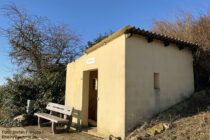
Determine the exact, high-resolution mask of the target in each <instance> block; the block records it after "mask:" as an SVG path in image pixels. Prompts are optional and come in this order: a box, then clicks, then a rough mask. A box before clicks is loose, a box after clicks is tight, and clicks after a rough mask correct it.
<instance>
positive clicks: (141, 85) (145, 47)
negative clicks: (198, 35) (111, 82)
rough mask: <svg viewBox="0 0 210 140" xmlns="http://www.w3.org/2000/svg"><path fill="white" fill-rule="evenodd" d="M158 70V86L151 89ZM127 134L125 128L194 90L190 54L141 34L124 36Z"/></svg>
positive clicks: (185, 50) (186, 50)
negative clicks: (149, 40)
mask: <svg viewBox="0 0 210 140" xmlns="http://www.w3.org/2000/svg"><path fill="white" fill-rule="evenodd" d="M155 72H156V73H159V74H160V90H155V89H154V78H153V74H154V73H155ZM125 90H126V95H125V98H126V99H125V105H126V108H125V114H126V125H125V128H126V130H125V131H126V134H127V131H128V130H130V129H131V128H133V127H135V126H136V124H138V123H141V121H144V120H145V119H148V118H150V117H151V116H152V115H154V114H155V113H158V112H159V111H163V110H164V109H166V108H168V107H170V106H171V105H173V104H176V103H177V102H179V101H181V100H182V99H183V98H185V97H187V96H189V95H190V94H191V93H193V91H194V77H193V58H192V53H191V51H190V50H189V49H186V48H185V49H184V50H179V48H178V47H177V46H176V45H174V44H170V45H169V46H167V47H165V46H164V45H163V42H161V41H157V40H154V41H153V42H151V43H148V42H147V40H146V39H145V38H143V37H140V36H138V37H137V36H133V37H131V38H127V39H126V89H125Z"/></svg>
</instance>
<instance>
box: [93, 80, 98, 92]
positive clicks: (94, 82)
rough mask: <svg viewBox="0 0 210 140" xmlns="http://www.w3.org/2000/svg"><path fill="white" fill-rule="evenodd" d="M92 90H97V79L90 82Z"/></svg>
mask: <svg viewBox="0 0 210 140" xmlns="http://www.w3.org/2000/svg"><path fill="white" fill-rule="evenodd" d="M92 86H93V87H92V88H93V90H97V89H98V81H97V78H94V79H93V81H92Z"/></svg>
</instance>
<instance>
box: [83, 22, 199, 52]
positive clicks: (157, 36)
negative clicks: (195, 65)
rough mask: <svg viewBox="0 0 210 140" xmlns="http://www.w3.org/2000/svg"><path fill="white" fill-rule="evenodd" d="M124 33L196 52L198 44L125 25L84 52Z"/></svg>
mask: <svg viewBox="0 0 210 140" xmlns="http://www.w3.org/2000/svg"><path fill="white" fill-rule="evenodd" d="M124 33H125V34H130V35H131V36H132V35H133V34H136V35H141V36H143V37H146V38H147V39H148V42H150V41H152V40H153V39H157V40H161V41H163V42H164V45H165V46H167V45H169V44H170V43H174V44H176V45H177V46H178V47H179V49H183V48H184V47H189V48H190V49H192V50H196V48H198V47H199V45H198V44H194V43H192V42H187V41H184V40H181V39H178V38H174V37H170V36H167V35H163V34H158V33H155V32H152V31H146V30H143V29H140V28H136V27H131V26H130V25H127V26H125V27H124V28H122V29H121V30H119V31H117V32H115V33H114V34H112V35H110V36H109V37H107V38H105V39H104V40H102V41H101V42H99V43H97V44H96V45H94V46H92V47H90V48H88V49H87V50H85V53H89V52H91V51H93V50H95V49H97V48H99V47H101V46H103V45H104V44H106V43H108V42H109V41H111V40H113V39H114V38H117V37H119V36H120V35H122V34H124Z"/></svg>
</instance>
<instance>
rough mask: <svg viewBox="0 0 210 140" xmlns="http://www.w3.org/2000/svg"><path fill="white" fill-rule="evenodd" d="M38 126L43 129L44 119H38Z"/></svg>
mask: <svg viewBox="0 0 210 140" xmlns="http://www.w3.org/2000/svg"><path fill="white" fill-rule="evenodd" d="M38 126H39V128H40V127H42V119H41V117H38Z"/></svg>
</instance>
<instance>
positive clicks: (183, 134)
mask: <svg viewBox="0 0 210 140" xmlns="http://www.w3.org/2000/svg"><path fill="white" fill-rule="evenodd" d="M161 122H167V123H169V124H170V125H171V127H170V129H167V130H165V131H163V132H162V133H159V134H157V135H155V136H149V135H147V134H146V132H145V129H146V128H151V127H152V126H154V125H156V124H158V123H161ZM145 124H146V125H144V126H143V127H142V126H140V127H138V128H137V129H135V130H134V131H133V132H132V133H131V134H130V135H129V136H128V138H127V139H131V138H132V139H134V140H135V139H137V138H138V139H149V140H150V139H151V140H153V139H154V140H157V139H161V140H169V139H170V140H175V139H177V140H187V139H190V140H210V89H207V90H204V91H200V92H196V93H194V94H193V95H192V96H191V97H190V98H188V99H186V100H184V101H183V102H181V103H179V104H177V105H175V106H173V107H171V108H169V109H168V110H166V111H164V112H162V113H160V114H158V115H157V116H155V117H154V118H152V119H151V120H150V121H149V122H148V123H145Z"/></svg>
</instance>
